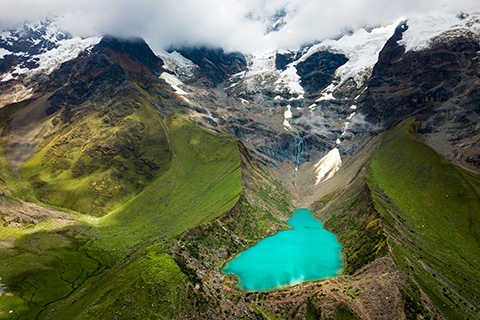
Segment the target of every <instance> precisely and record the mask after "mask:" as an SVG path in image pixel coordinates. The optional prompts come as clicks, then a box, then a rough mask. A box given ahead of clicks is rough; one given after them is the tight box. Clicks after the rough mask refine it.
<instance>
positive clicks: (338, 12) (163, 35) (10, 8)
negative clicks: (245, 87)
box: [0, 0, 480, 51]
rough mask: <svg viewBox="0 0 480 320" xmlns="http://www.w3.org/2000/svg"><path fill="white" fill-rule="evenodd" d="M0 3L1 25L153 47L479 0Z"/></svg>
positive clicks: (272, 38) (229, 44) (319, 33)
mask: <svg viewBox="0 0 480 320" xmlns="http://www.w3.org/2000/svg"><path fill="white" fill-rule="evenodd" d="M0 6H1V8H2V10H1V11H0V30H5V29H8V28H12V27H14V26H15V25H17V24H19V23H22V22H24V21H35V20H39V19H44V18H45V17H49V16H50V17H51V16H60V17H63V18H62V19H61V21H60V23H59V24H60V25H61V26H62V27H64V28H65V29H66V30H67V31H69V32H71V33H72V34H73V35H79V36H93V35H98V34H112V35H116V36H140V37H143V38H145V39H146V40H147V42H148V43H149V44H150V45H151V46H152V48H153V49H154V50H156V51H159V50H160V49H162V48H166V47H169V46H171V45H211V46H219V47H223V48H225V49H227V50H242V51H255V50H267V49H279V48H284V49H295V48H298V47H299V46H301V45H302V44H306V43H311V42H314V41H319V40H323V39H325V38H332V37H337V36H339V35H340V34H342V33H343V32H345V31H348V30H357V29H358V28H360V27H363V26H379V25H385V24H389V23H392V22H394V21H396V20H397V19H398V18H400V17H413V16H416V15H425V14H431V13H434V12H445V11H453V12H460V11H462V10H463V11H466V12H469V11H479V10H480V4H479V3H478V0H455V1H451V0H423V1H418V0H391V1H384V0H335V1H331V0H329V1H325V0H290V1H287V0H201V1H198V0H159V1H158V0H157V1H151V0H136V1H131V0H82V1H78V0H75V1H73V0H15V1H9V0H0ZM279 10H283V11H284V12H285V13H286V16H285V18H284V19H285V22H286V24H285V26H284V27H283V28H282V29H281V30H280V31H278V32H273V33H270V34H267V35H266V34H265V30H266V25H265V24H266V23H268V21H269V20H271V18H272V17H273V16H274V15H275V14H276V13H278V12H279Z"/></svg>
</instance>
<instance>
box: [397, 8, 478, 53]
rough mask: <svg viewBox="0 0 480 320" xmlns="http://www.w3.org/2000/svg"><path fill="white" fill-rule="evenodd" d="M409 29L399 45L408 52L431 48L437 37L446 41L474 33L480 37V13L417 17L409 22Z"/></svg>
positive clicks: (447, 13)
mask: <svg viewBox="0 0 480 320" xmlns="http://www.w3.org/2000/svg"><path fill="white" fill-rule="evenodd" d="M407 25H408V29H407V30H406V31H405V32H404V33H403V38H402V40H400V41H399V42H398V43H399V44H400V45H403V46H404V47H405V49H406V51H420V50H425V49H428V48H430V46H431V45H432V41H433V40H434V39H435V38H436V37H441V38H444V39H448V38H453V37H456V36H459V35H466V34H467V33H469V32H470V33H472V34H474V35H476V36H477V37H478V36H480V13H473V14H465V13H461V14H454V13H451V12H445V13H439V14H436V15H435V16H417V17H413V18H411V19H408V21H407Z"/></svg>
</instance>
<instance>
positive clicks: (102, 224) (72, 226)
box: [0, 113, 241, 319]
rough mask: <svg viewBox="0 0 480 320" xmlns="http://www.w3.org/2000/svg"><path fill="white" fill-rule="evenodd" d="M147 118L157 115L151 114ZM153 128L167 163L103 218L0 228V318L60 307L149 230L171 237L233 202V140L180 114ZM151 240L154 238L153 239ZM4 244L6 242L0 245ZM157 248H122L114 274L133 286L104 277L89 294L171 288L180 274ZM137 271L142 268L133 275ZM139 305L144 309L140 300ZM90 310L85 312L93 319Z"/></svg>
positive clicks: (237, 173)
mask: <svg viewBox="0 0 480 320" xmlns="http://www.w3.org/2000/svg"><path fill="white" fill-rule="evenodd" d="M154 119H157V120H160V119H159V117H157V118H154ZM157 126H158V127H159V128H161V130H163V132H165V138H166V144H167V145H168V150H171V157H170V156H169V159H171V163H169V166H168V169H167V171H166V172H164V173H163V175H162V176H161V177H159V178H158V179H156V180H155V181H153V182H152V183H151V184H150V185H149V186H147V187H146V188H144V189H143V191H142V192H140V193H139V194H138V195H137V196H136V197H134V198H132V199H131V200H130V201H129V202H127V203H125V204H123V205H121V206H119V207H118V209H117V210H115V211H113V212H111V213H110V214H107V215H106V216H104V217H103V218H93V217H91V216H84V215H73V217H72V220H71V221H70V223H69V225H67V226H58V225H57V224H56V223H54V222H51V221H45V222H43V223H42V225H38V226H35V227H33V228H27V227H25V228H21V229H20V228H10V227H6V226H0V241H2V242H1V243H2V247H1V248H0V261H2V264H0V276H1V277H2V280H0V282H1V283H3V284H4V285H5V286H6V288H7V290H6V291H7V292H8V293H10V294H9V295H2V296H0V310H2V311H4V312H3V313H0V319H10V318H13V319H32V318H35V317H37V316H38V317H39V318H45V317H46V316H47V315H48V313H49V310H51V309H57V308H58V307H60V306H62V305H63V303H64V301H65V299H68V298H71V297H76V293H78V292H83V291H84V290H87V288H90V286H91V285H92V283H96V282H95V281H96V279H98V277H99V276H102V275H103V274H104V273H105V271H106V270H108V269H109V268H110V267H111V266H112V265H114V264H115V263H116V262H118V261H119V260H121V259H122V258H124V257H125V255H126V254H127V253H129V252H130V253H131V252H132V247H134V246H136V245H138V244H139V243H140V242H143V241H147V242H148V241H150V240H148V239H151V238H152V237H154V236H155V235H157V236H158V237H162V238H163V237H168V236H175V235H178V234H180V233H182V232H183V231H185V230H187V229H189V228H193V227H196V226H197V225H199V224H201V223H203V222H207V221H209V220H212V219H215V218H216V217H218V216H220V215H221V214H222V213H223V212H225V211H228V210H229V209H230V208H231V207H233V206H234V204H235V203H236V202H237V200H238V198H239V195H240V193H241V186H240V180H241V170H240V155H239V151H238V146H237V143H236V140H235V139H233V138H231V137H227V136H223V135H218V134H214V133H211V132H207V131H205V130H203V129H201V128H199V127H198V126H196V125H195V124H193V123H192V122H191V121H190V120H188V118H187V116H183V115H179V114H174V113H172V114H170V115H169V116H168V117H167V119H166V120H161V121H160V122H157ZM81 194H82V193H80V194H77V196H80V195H81ZM83 196H86V197H88V194H83ZM157 240H158V241H160V239H159V238H157ZM4 243H8V245H5V246H3V244H4ZM150 243H152V242H150ZM147 249H148V248H146V249H145V250H146V251H143V252H144V253H145V254H146V252H147V251H149V250H150V249H148V250H147ZM152 250H153V249H152ZM162 250H163V249H162ZM162 250H160V249H159V250H157V249H155V250H153V253H152V255H150V254H149V255H148V256H144V255H140V256H132V255H131V254H130V255H128V256H127V257H126V258H125V259H127V260H124V261H130V262H131V264H128V268H127V269H125V270H123V269H122V270H123V271H122V272H124V273H125V275H129V274H132V275H133V274H135V276H141V278H138V277H136V278H135V280H134V281H137V282H135V283H136V284H135V285H133V284H132V285H133V287H132V286H130V284H131V283H130V284H128V285H127V283H124V282H123V281H128V280H127V279H128V278H122V279H118V282H114V283H112V287H109V288H110V289H109V288H106V287H101V288H100V287H97V288H96V289H94V290H95V292H98V293H101V292H104V291H102V290H107V291H106V292H107V294H108V290H114V291H115V292H122V293H125V292H123V291H121V289H122V288H123V285H125V287H128V288H129V289H128V290H131V291H129V292H130V293H125V294H126V295H127V296H128V295H132V306H134V303H133V301H135V299H137V298H138V299H140V298H139V297H138V296H137V298H135V297H134V296H135V294H138V295H142V294H145V295H153V294H154V291H152V292H143V291H142V290H141V289H140V287H141V288H143V287H144V286H145V284H146V283H148V284H149V286H150V288H152V290H156V289H155V288H157V289H158V286H159V285H161V283H164V282H163V281H167V280H168V279H167V278H168V277H170V276H171V279H173V280H172V282H171V283H164V285H165V288H166V289H165V288H164V289H161V292H163V294H165V292H170V291H169V290H173V291H172V292H174V293H176V292H177V291H175V290H176V289H175V288H176V286H181V283H182V282H181V281H182V280H181V279H182V274H181V273H176V271H175V270H177V269H176V265H175V263H174V262H173V260H172V258H171V257H170V256H168V255H167V254H166V252H165V250H163V251H162ZM133 252H136V250H134V251H133ZM137 258H138V259H137ZM128 259H130V260H128ZM121 265H122V262H120V263H119V266H117V267H116V268H121ZM115 270H116V269H115ZM139 270H142V272H141V273H140V274H139V273H138V271H139ZM149 270H150V271H149ZM112 272H114V271H112ZM162 272H163V273H165V272H166V274H167V275H168V277H164V276H165V274H163V273H162ZM111 274H112V273H108V274H106V275H105V277H109V276H110V275H111ZM162 274H163V276H162ZM175 274H177V275H178V277H177V276H175ZM130 278H132V277H130ZM132 279H133V278H132ZM171 284H175V285H171ZM165 290H166V291H165ZM102 294H103V293H102ZM172 294H173V293H172ZM122 299H123V298H122ZM162 299H163V298H159V300H158V301H159V302H158V303H159V304H160V302H161V301H164V300H162ZM145 301H148V299H145ZM166 301H167V302H168V301H169V300H168V299H167V300H165V301H164V302H162V303H164V305H163V307H162V309H161V310H160V311H159V310H158V309H157V310H155V312H157V313H158V314H165V316H164V317H165V318H170V316H171V313H169V311H165V310H167V309H168V308H167V309H165V307H166V306H169V303H167V302H166ZM89 303H90V302H89ZM95 303H100V302H99V301H96V302H95ZM105 303H106V304H105ZM105 303H104V302H101V303H100V304H101V306H99V308H106V309H104V310H110V308H114V309H115V303H116V302H114V301H108V302H105ZM109 303H113V305H110V304H109ZM132 308H134V307H132ZM143 309H144V310H143V311H145V312H148V308H147V306H145V308H143ZM10 310H12V311H13V313H12V314H10V313H9V311H10ZM64 310H65V309H64ZM96 310H97V309H92V310H91V311H85V312H87V315H88V316H89V317H94V315H96ZM132 310H133V309H132ZM152 310H153V309H152ZM162 310H164V311H165V313H162V312H164V311H162ZM175 310H177V309H175ZM177 311H178V310H177ZM177 311H175V312H177ZM89 312H91V313H89ZM138 312H139V310H138V309H137V310H136V311H135V310H134V311H132V313H131V315H132V316H133V315H136V316H137V317H143V316H145V317H147V318H148V317H150V316H152V314H150V315H149V314H141V315H140V314H139V313H138ZM152 312H153V311H152ZM172 312H173V311H172ZM60 318H62V317H61V316H60Z"/></svg>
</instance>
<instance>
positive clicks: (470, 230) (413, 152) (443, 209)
mask: <svg viewBox="0 0 480 320" xmlns="http://www.w3.org/2000/svg"><path fill="white" fill-rule="evenodd" d="M415 125H416V123H415V121H414V119H408V120H406V121H404V122H403V123H401V124H400V125H399V126H397V127H396V128H395V129H393V130H392V131H390V132H388V133H387V134H385V136H384V138H383V141H382V144H381V146H380V147H379V149H378V150H377V151H376V152H375V154H374V155H373V157H372V158H371V161H370V173H371V174H370V176H369V181H368V183H369V188H370V189H371V190H372V195H373V197H374V201H375V207H376V209H377V210H378V211H379V212H380V213H381V215H382V220H383V221H384V223H385V225H386V230H388V232H389V233H390V237H389V238H390V239H392V240H391V241H389V244H390V246H391V247H392V248H393V251H394V253H395V256H396V260H397V263H398V264H399V265H400V266H401V267H402V269H403V270H404V272H405V273H406V274H407V275H409V276H411V277H412V279H414V281H416V282H417V283H418V284H419V285H420V287H421V288H422V290H424V291H425V292H426V293H427V295H428V296H429V297H430V298H431V299H432V301H433V302H434V304H435V305H436V306H437V307H438V308H439V309H440V310H441V311H442V312H443V313H444V314H445V315H446V316H447V317H448V318H451V319H463V318H471V317H473V316H474V317H479V308H480V305H479V301H480V288H479V287H478V283H480V273H479V272H478V270H479V263H480V200H479V199H480V177H479V176H478V175H476V174H473V173H471V172H468V171H466V170H464V169H462V168H459V167H457V166H455V165H453V164H451V163H450V162H448V161H447V160H445V159H444V158H443V157H441V156H440V155H439V154H437V153H436V152H435V151H434V150H432V149H431V148H429V147H427V146H426V145H424V144H423V143H422V142H421V141H420V140H419V139H418V138H417V136H416V133H415Z"/></svg>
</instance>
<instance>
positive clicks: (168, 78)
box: [160, 72, 187, 95]
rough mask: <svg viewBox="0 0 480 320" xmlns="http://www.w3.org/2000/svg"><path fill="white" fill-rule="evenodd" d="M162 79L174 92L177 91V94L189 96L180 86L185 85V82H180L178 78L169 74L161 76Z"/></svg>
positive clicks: (165, 73) (164, 73)
mask: <svg viewBox="0 0 480 320" xmlns="http://www.w3.org/2000/svg"><path fill="white" fill-rule="evenodd" d="M160 79H163V80H165V82H167V83H168V84H169V85H170V86H171V87H172V88H173V90H175V93H176V94H181V95H183V94H187V92H185V91H184V90H182V89H181V88H180V87H179V86H181V85H183V82H182V81H180V80H179V79H178V78H177V77H176V76H174V75H173V74H170V73H168V72H163V73H162V74H161V75H160Z"/></svg>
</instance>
